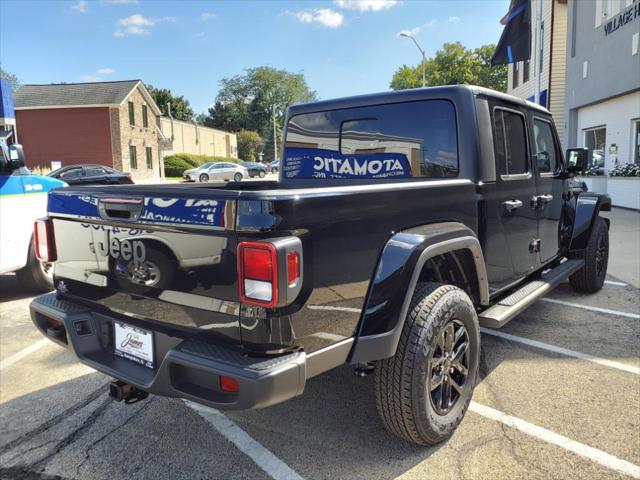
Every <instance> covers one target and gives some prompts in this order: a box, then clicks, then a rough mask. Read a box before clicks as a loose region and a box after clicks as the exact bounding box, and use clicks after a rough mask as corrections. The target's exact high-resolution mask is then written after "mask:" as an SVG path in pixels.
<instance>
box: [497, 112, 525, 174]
mask: <svg viewBox="0 0 640 480" xmlns="http://www.w3.org/2000/svg"><path fill="white" fill-rule="evenodd" d="M493 123H494V124H493V132H494V145H495V147H494V148H495V157H496V166H497V170H498V173H499V174H500V175H520V174H523V173H527V171H528V170H527V137H526V133H525V132H526V131H525V123H524V115H522V114H521V113H518V112H514V111H511V110H503V109H500V108H496V109H495V110H494V114H493Z"/></svg>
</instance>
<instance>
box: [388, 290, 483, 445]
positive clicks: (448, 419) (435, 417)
mask: <svg viewBox="0 0 640 480" xmlns="http://www.w3.org/2000/svg"><path fill="white" fill-rule="evenodd" d="M453 319H457V320H459V321H460V322H461V323H462V324H463V325H464V327H465V328H466V330H467V333H468V337H469V349H470V350H469V369H468V375H467V383H465V386H464V389H463V394H461V395H460V396H459V398H458V399H457V401H456V403H454V405H453V407H452V408H451V410H450V411H449V412H448V413H447V414H446V415H439V414H438V413H436V411H435V409H434V407H433V405H432V402H431V398H430V396H429V395H430V390H428V386H429V382H430V377H431V368H430V366H429V363H430V359H431V357H432V355H433V352H434V351H435V349H436V348H437V347H436V345H437V338H438V335H439V334H440V330H441V328H442V327H443V326H444V325H446V324H447V323H448V322H449V321H450V320H453ZM479 357H480V327H479V324H478V316H477V314H476V311H475V308H474V306H473V303H472V301H471V299H470V298H469V296H468V295H467V294H466V293H465V292H464V291H463V290H461V289H460V288H458V287H455V286H453V285H443V284H441V283H433V282H425V283H419V284H418V285H417V287H416V290H415V293H414V295H413V298H412V300H411V305H410V307H409V311H408V313H407V316H406V319H405V321H404V326H403V329H402V334H401V336H400V341H399V343H398V348H397V351H396V353H395V355H394V356H393V357H391V358H387V359H385V360H382V361H380V362H378V365H377V368H376V373H375V391H376V405H377V408H378V413H379V414H380V417H381V418H382V421H383V423H384V425H385V426H386V427H387V429H388V430H390V431H391V432H393V433H394V434H396V435H398V436H400V437H401V438H404V439H405V440H408V441H409V442H412V443H416V444H419V445H434V444H436V443H439V442H442V441H444V440H446V439H447V438H449V437H450V436H451V435H452V434H453V432H454V431H455V429H456V428H457V427H458V425H459V424H460V422H461V421H462V418H463V417H464V414H465V412H466V411H467V408H468V407H469V402H470V401H471V396H472V394H473V389H474V387H475V383H476V379H477V372H478V363H479Z"/></svg>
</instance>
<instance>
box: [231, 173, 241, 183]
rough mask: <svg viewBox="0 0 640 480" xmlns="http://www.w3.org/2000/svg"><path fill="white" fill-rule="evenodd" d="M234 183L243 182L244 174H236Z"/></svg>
mask: <svg viewBox="0 0 640 480" xmlns="http://www.w3.org/2000/svg"><path fill="white" fill-rule="evenodd" d="M233 181H234V182H241V181H242V174H241V173H236V174H235V175H234V176H233Z"/></svg>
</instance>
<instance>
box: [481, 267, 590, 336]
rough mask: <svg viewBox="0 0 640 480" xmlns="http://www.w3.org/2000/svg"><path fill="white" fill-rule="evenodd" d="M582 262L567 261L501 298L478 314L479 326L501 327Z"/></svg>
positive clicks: (577, 268) (570, 273)
mask: <svg viewBox="0 0 640 480" xmlns="http://www.w3.org/2000/svg"><path fill="white" fill-rule="evenodd" d="M583 265H584V260H582V259H578V260H567V261H566V262H564V263H561V264H560V265H558V266H557V267H556V268H554V269H553V270H550V271H548V272H547V273H545V274H544V275H542V278H541V279H540V280H533V281H532V282H529V283H527V284H526V285H524V286H522V287H520V288H519V289H518V290H516V291H515V292H513V293H512V294H511V295H509V296H507V297H505V298H503V299H502V300H500V301H499V302H498V303H496V304H495V305H494V306H493V307H490V308H488V309H487V310H485V311H484V312H482V313H480V315H479V320H480V325H481V326H483V327H488V328H500V327H503V326H504V325H505V324H506V323H507V322H508V321H509V320H511V319H512V318H513V317H515V316H516V315H517V314H519V313H520V312H522V311H523V310H524V309H525V308H527V307H528V306H529V305H531V304H532V303H533V302H535V301H536V300H538V299H539V298H540V297H543V296H544V295H545V294H546V293H547V292H549V291H550V290H553V289H554V288H555V287H557V286H558V285H559V284H560V283H562V282H563V281H564V280H565V279H566V278H567V277H569V276H570V275H572V274H574V273H575V272H577V271H578V270H580V269H581V268H582V266H583Z"/></svg>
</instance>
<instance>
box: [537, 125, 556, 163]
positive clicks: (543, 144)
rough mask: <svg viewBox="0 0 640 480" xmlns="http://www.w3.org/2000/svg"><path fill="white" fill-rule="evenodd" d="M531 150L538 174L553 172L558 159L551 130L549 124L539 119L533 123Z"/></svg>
mask: <svg viewBox="0 0 640 480" xmlns="http://www.w3.org/2000/svg"><path fill="white" fill-rule="evenodd" d="M533 149H534V154H535V156H536V163H537V166H538V172H540V173H545V172H555V171H556V168H557V166H558V158H557V151H556V147H555V141H554V136H553V129H552V128H551V124H550V123H549V122H546V121H544V120H539V119H535V120H534V121H533Z"/></svg>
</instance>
